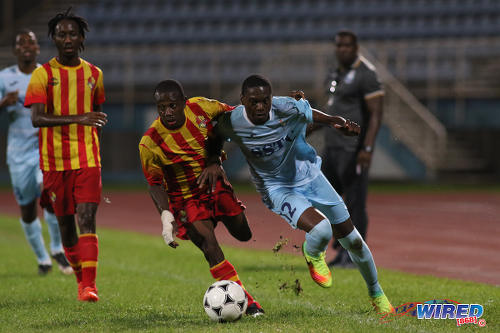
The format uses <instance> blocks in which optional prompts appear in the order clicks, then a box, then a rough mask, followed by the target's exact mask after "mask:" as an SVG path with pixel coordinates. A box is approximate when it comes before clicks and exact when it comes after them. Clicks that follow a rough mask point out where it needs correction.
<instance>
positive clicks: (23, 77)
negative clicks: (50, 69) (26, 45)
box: [0, 65, 39, 168]
mask: <svg viewBox="0 0 500 333" xmlns="http://www.w3.org/2000/svg"><path fill="white" fill-rule="evenodd" d="M30 78H31V74H25V73H23V72H21V71H20V70H19V67H18V66H17V65H14V66H10V67H7V68H5V69H3V70H2V71H0V99H1V98H3V97H4V96H5V95H6V94H7V93H9V92H13V91H16V90H17V91H18V94H19V95H18V96H19V100H18V101H17V103H16V104H14V105H11V106H8V107H6V108H5V109H6V110H7V112H8V114H9V133H8V137H7V164H9V168H15V166H17V165H23V164H31V165H33V164H36V165H38V163H39V158H38V156H39V155H38V129H37V128H34V127H33V125H32V123H31V110H30V109H27V108H25V107H24V97H25V95H26V89H27V88H28V84H29V81H30ZM2 111H4V110H2Z"/></svg>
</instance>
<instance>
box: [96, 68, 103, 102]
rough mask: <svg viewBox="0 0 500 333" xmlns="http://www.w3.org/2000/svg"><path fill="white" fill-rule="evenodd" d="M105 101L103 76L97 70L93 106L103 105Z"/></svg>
mask: <svg viewBox="0 0 500 333" xmlns="http://www.w3.org/2000/svg"><path fill="white" fill-rule="evenodd" d="M105 100H106V97H105V95H104V82H103V75H102V71H101V70H100V69H99V77H98V78H97V84H96V87H95V91H94V104H96V105H100V104H102V103H104V101H105Z"/></svg>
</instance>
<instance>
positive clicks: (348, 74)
mask: <svg viewBox="0 0 500 333" xmlns="http://www.w3.org/2000/svg"><path fill="white" fill-rule="evenodd" d="M335 46H336V52H335V55H336V58H337V66H338V68H337V69H335V70H334V71H332V72H330V73H329V75H328V78H327V93H328V97H329V99H328V113H330V114H335V115H338V116H342V117H344V118H348V119H351V120H353V121H355V122H356V123H358V124H359V125H360V126H361V134H360V135H359V136H356V137H348V136H342V135H339V134H338V133H336V131H326V132H325V133H326V134H325V135H326V137H325V143H326V149H325V152H324V156H323V172H324V174H325V176H326V177H327V178H328V180H329V181H330V183H331V184H332V185H333V186H334V188H335V190H336V191H337V192H338V193H339V194H340V195H342V196H343V197H344V201H345V203H346V205H347V207H348V209H349V212H350V214H351V218H352V221H353V223H354V225H355V226H356V228H357V229H358V230H359V233H360V234H361V236H363V238H364V239H366V229H367V224H368V216H367V214H366V195H367V187H368V170H369V167H370V163H371V160H372V154H373V148H374V144H375V138H376V136H377V132H378V130H379V128H380V123H381V120H382V104H383V103H382V102H383V95H384V91H383V89H382V86H381V84H380V82H379V81H378V78H377V75H376V73H375V70H374V67H373V65H372V64H370V63H369V62H368V61H367V60H366V59H364V58H363V57H361V56H359V55H358V43H357V36H356V35H355V34H354V33H353V32H351V31H348V30H341V31H339V32H338V33H337V34H336V35H335ZM333 247H334V248H336V249H338V250H339V252H338V254H337V257H336V258H335V259H334V260H332V261H331V262H330V263H329V265H335V266H339V267H346V268H348V267H354V265H353V263H352V261H351V259H350V257H349V255H348V253H347V251H345V250H344V249H343V248H342V247H341V246H339V244H338V242H335V243H334V245H333Z"/></svg>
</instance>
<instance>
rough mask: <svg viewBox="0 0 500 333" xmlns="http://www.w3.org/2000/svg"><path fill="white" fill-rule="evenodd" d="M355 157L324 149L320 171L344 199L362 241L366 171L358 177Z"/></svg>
mask: <svg viewBox="0 0 500 333" xmlns="http://www.w3.org/2000/svg"><path fill="white" fill-rule="evenodd" d="M357 155H358V152H350V151H345V150H343V149H332V148H330V149H329V148H326V149H325V152H324V154H323V164H322V171H323V173H324V174H325V176H326V178H327V179H328V180H329V181H330V184H332V186H333V187H334V188H335V190H336V191H337V193H338V194H340V195H341V196H342V197H343V198H344V202H345V204H346V206H347V209H348V210H349V214H350V215H351V220H352V223H353V224H354V226H355V227H356V229H358V231H359V233H360V234H361V236H362V237H363V239H366V231H367V227H368V215H367V213H366V196H367V190H368V170H365V171H363V172H361V174H359V175H358V174H357V173H356V162H357ZM338 246H339V244H338V242H335V243H334V248H337V247H338Z"/></svg>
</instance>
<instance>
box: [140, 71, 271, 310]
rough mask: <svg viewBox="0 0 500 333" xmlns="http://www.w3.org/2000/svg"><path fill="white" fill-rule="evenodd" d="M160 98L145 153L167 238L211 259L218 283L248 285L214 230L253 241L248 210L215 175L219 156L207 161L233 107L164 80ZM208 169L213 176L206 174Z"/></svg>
mask: <svg viewBox="0 0 500 333" xmlns="http://www.w3.org/2000/svg"><path fill="white" fill-rule="evenodd" d="M154 98H155V101H156V106H157V110H158V114H159V117H158V118H157V119H156V120H155V121H154V122H153V123H152V125H151V127H150V128H149V129H148V130H147V131H146V133H145V134H144V136H143V137H142V139H141V142H140V144H139V152H140V158H141V163H142V169H143V172H144V176H145V177H146V180H147V181H148V184H149V193H150V194H151V197H152V199H153V201H154V203H155V205H156V207H157V209H158V211H159V212H160V214H161V221H162V224H163V232H162V236H163V238H164V240H165V242H166V243H167V244H168V245H169V246H171V247H172V248H176V247H177V246H178V243H177V242H176V241H175V240H174V237H175V235H177V237H179V238H181V239H190V240H191V241H192V242H193V243H194V244H195V245H196V246H197V247H198V248H199V249H200V250H201V251H202V252H203V254H204V255H205V259H206V260H207V262H208V264H209V266H210V273H211V274H212V276H213V278H214V279H216V280H217V281H218V280H232V281H235V282H237V283H238V284H239V285H241V286H242V287H243V285H242V283H241V281H240V279H239V277H238V273H237V272H236V270H235V268H234V266H233V265H232V264H231V263H230V262H229V261H228V260H226V259H225V257H224V253H223V252H222V249H221V248H220V246H219V243H218V241H217V238H216V236H215V232H214V229H215V226H216V224H217V221H222V223H224V225H225V226H226V228H227V229H228V231H229V232H230V233H231V235H232V236H233V237H235V238H236V239H238V240H240V241H248V240H250V238H251V237H252V233H251V231H250V228H249V226H248V222H247V219H246V216H245V213H244V212H243V210H244V206H243V205H242V203H241V202H240V201H239V200H238V199H237V198H236V196H235V195H234V193H233V189H232V187H231V185H230V184H229V182H227V180H226V179H225V178H224V179H223V180H221V179H219V180H218V181H216V179H217V177H215V178H211V176H210V175H211V174H216V175H217V174H218V175H223V170H222V166H221V162H220V158H219V156H218V155H217V156H215V158H214V159H213V160H211V161H209V160H207V159H206V158H207V155H208V154H207V151H206V145H207V138H208V136H209V135H210V133H211V131H212V124H211V120H212V119H213V118H214V117H216V116H218V115H219V114H221V113H223V112H225V111H228V110H231V109H232V107H230V106H228V105H226V104H224V103H220V102H218V101H215V100H210V99H206V98H204V97H195V98H190V99H187V98H186V97H185V95H184V89H183V88H182V86H181V84H180V83H179V82H177V81H174V80H166V81H162V82H160V83H159V84H158V85H157V87H156V89H155V92H154ZM211 155H213V154H211ZM208 169H210V170H212V171H213V172H208V173H204V172H203V171H205V170H208ZM199 177H200V178H199ZM224 177H225V176H224ZM198 179H199V181H200V182H201V183H205V179H207V181H208V183H209V188H208V192H207V189H205V188H202V187H199V186H198V182H197V180H198ZM214 179H215V180H214ZM243 289H244V290H245V288H243ZM245 293H246V294H247V297H248V308H247V310H246V314H247V315H251V316H254V317H255V316H259V315H262V314H263V313H264V310H263V309H262V307H261V306H260V304H259V303H258V302H256V301H255V300H254V298H253V297H252V296H251V295H250V294H249V293H248V292H247V291H246V290H245Z"/></svg>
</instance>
